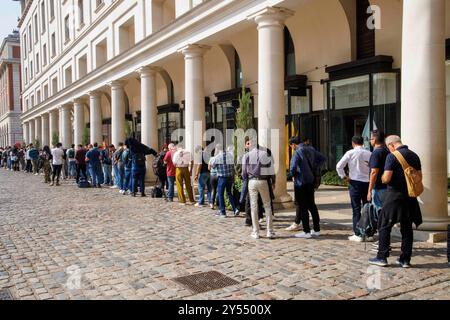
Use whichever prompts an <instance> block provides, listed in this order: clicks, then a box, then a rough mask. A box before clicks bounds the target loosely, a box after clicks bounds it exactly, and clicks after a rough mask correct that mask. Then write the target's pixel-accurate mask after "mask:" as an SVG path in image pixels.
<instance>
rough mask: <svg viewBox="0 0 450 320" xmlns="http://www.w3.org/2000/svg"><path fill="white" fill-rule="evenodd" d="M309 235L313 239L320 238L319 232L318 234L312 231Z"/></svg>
mask: <svg viewBox="0 0 450 320" xmlns="http://www.w3.org/2000/svg"><path fill="white" fill-rule="evenodd" d="M311 235H312V236H313V237H320V231H318V232H316V231H312V232H311Z"/></svg>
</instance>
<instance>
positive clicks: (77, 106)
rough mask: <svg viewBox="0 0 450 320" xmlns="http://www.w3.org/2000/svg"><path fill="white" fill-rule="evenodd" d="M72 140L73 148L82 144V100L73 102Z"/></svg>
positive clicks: (83, 123)
mask: <svg viewBox="0 0 450 320" xmlns="http://www.w3.org/2000/svg"><path fill="white" fill-rule="evenodd" d="M73 117H74V120H73V129H74V134H73V140H74V144H75V146H78V145H79V144H83V132H84V128H85V127H86V124H85V122H84V100H83V99H75V100H74V101H73Z"/></svg>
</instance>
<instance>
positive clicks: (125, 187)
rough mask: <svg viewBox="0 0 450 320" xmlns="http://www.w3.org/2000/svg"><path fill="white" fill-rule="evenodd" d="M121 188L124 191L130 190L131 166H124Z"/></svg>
mask: <svg viewBox="0 0 450 320" xmlns="http://www.w3.org/2000/svg"><path fill="white" fill-rule="evenodd" d="M123 172H124V179H123V189H122V190H125V191H128V190H131V181H132V177H131V168H124V171H123Z"/></svg>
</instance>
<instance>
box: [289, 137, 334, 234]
mask: <svg viewBox="0 0 450 320" xmlns="http://www.w3.org/2000/svg"><path fill="white" fill-rule="evenodd" d="M307 140H308V139H303V141H307ZM289 145H290V146H291V148H293V149H294V150H295V152H294V156H293V157H292V160H291V164H290V174H291V176H292V177H293V179H294V190H295V205H296V208H297V210H296V217H295V222H294V224H293V225H292V226H290V227H289V228H288V229H287V230H288V231H298V230H299V229H298V228H299V226H300V221H301V222H302V225H303V232H301V233H299V234H296V235H295V237H297V238H303V239H310V238H311V237H312V236H316V237H318V236H320V216H319V211H318V210H317V206H316V203H315V199H314V191H315V190H314V182H315V176H314V172H315V170H317V168H321V167H322V165H323V164H324V163H325V161H326V159H325V157H324V156H323V155H321V154H320V153H319V152H317V151H316V150H315V149H314V148H313V147H311V146H308V145H305V144H304V143H302V140H300V138H298V137H293V138H291V139H290V140H289ZM309 212H311V216H312V219H313V224H314V231H313V232H311V227H310V225H309Z"/></svg>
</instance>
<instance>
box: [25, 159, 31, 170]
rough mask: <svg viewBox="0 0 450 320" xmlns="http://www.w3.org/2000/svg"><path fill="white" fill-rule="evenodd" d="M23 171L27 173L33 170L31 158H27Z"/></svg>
mask: <svg viewBox="0 0 450 320" xmlns="http://www.w3.org/2000/svg"><path fill="white" fill-rule="evenodd" d="M25 171H26V172H28V173H31V172H33V165H32V164H31V160H27V165H26V167H25Z"/></svg>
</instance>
